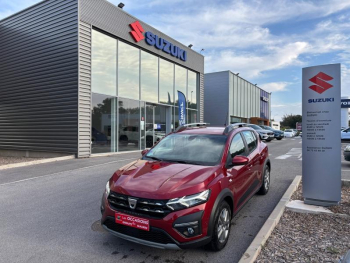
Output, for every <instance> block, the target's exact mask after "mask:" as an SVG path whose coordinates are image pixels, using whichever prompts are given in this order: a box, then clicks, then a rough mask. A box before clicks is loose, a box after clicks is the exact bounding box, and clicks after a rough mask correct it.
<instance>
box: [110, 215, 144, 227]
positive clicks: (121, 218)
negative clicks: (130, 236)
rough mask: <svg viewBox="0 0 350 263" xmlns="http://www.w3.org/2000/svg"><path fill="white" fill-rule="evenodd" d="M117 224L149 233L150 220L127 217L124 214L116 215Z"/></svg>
mask: <svg viewBox="0 0 350 263" xmlns="http://www.w3.org/2000/svg"><path fill="white" fill-rule="evenodd" d="M115 222H116V223H117V224H121V225H124V226H130V227H134V228H137V229H141V230H146V231H149V220H148V219H144V218H140V217H135V216H130V215H125V214H122V213H115Z"/></svg>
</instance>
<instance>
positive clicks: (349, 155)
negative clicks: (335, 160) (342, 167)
mask: <svg viewBox="0 0 350 263" xmlns="http://www.w3.org/2000/svg"><path fill="white" fill-rule="evenodd" d="M344 159H345V161H349V162H350V144H348V145H347V146H346V147H345V149H344Z"/></svg>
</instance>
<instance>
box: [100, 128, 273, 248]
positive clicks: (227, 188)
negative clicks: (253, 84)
mask: <svg viewBox="0 0 350 263" xmlns="http://www.w3.org/2000/svg"><path fill="white" fill-rule="evenodd" d="M142 154H143V156H142V158H141V159H140V160H137V161H134V162H132V163H130V164H128V165H126V166H124V167H122V168H121V169H119V170H118V171H116V172H115V173H114V174H113V176H112V177H111V179H110V180H109V181H108V182H107V185H106V190H105V192H104V194H103V197H102V203H101V212H102V219H101V224H102V225H103V227H104V228H105V229H106V230H108V231H109V232H110V233H112V234H114V235H116V236H118V237H120V238H123V239H127V240H129V241H133V242H137V243H140V244H143V245H148V246H152V247H157V248H172V249H179V248H189V247H198V246H203V245H206V244H209V245H210V246H211V248H212V249H213V250H215V251H218V250H221V249H222V248H224V247H225V245H226V243H227V241H228V237H229V234H230V226H231V224H230V221H231V219H232V217H233V216H234V215H235V214H237V212H238V211H239V210H240V209H241V208H242V206H243V205H244V204H245V203H246V202H247V201H248V200H249V199H250V198H251V197H252V196H253V195H254V194H255V193H257V192H258V193H260V194H266V193H267V192H268V190H269V186H270V170H271V163H270V160H269V158H268V157H269V154H268V148H267V145H266V144H265V143H263V142H262V141H261V140H260V139H259V135H258V134H257V133H256V131H255V130H253V129H251V128H248V127H246V125H245V124H232V125H229V126H227V127H226V128H224V127H207V126H206V125H205V124H195V125H188V126H181V127H180V128H178V129H177V130H176V131H175V132H173V133H171V134H169V135H168V136H166V137H165V138H163V139H162V140H161V141H160V142H159V143H158V144H157V145H155V146H154V147H153V148H151V149H150V150H144V151H143V152H142Z"/></svg>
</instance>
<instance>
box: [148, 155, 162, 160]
mask: <svg viewBox="0 0 350 263" xmlns="http://www.w3.org/2000/svg"><path fill="white" fill-rule="evenodd" d="M146 157H147V158H150V159H152V160H156V161H163V160H162V159H159V158H157V157H153V156H147V155H146Z"/></svg>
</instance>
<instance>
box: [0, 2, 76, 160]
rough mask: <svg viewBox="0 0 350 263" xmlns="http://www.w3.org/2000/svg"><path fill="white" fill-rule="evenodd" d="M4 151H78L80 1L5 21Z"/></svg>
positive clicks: (0, 73) (1, 70) (0, 44)
mask: <svg viewBox="0 0 350 263" xmlns="http://www.w3.org/2000/svg"><path fill="white" fill-rule="evenodd" d="M0 58H1V64H0V149H9V150H31V151H49V152H61V153H76V152H77V114H78V109H77V99H78V2H77V1H75V0H50V1H43V2H40V3H39V4H37V5H35V6H33V7H31V8H28V9H26V10H23V11H21V12H20V13H17V14H15V15H13V16H10V17H8V18H6V19H4V20H1V21H0Z"/></svg>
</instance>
